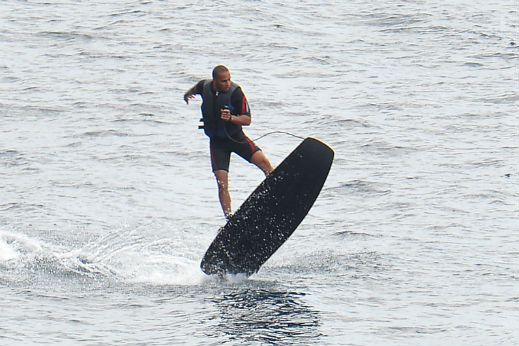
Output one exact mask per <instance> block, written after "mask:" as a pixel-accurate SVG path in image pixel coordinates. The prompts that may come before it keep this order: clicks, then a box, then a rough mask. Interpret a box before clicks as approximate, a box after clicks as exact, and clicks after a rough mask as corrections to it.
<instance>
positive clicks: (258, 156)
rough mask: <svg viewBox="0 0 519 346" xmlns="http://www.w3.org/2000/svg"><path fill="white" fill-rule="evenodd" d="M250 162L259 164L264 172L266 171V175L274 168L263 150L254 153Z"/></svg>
mask: <svg viewBox="0 0 519 346" xmlns="http://www.w3.org/2000/svg"><path fill="white" fill-rule="evenodd" d="M250 162H252V163H253V164H255V165H256V166H258V167H259V168H260V169H261V170H262V171H263V173H265V175H269V174H270V173H272V171H273V170H274V167H272V165H271V164H270V161H269V159H267V156H266V155H265V154H264V153H263V151H261V150H258V151H256V152H255V153H254V154H252V157H251V159H250Z"/></svg>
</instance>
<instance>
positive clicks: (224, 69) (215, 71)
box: [213, 65, 229, 79]
mask: <svg viewBox="0 0 519 346" xmlns="http://www.w3.org/2000/svg"><path fill="white" fill-rule="evenodd" d="M224 72H229V69H228V68H227V67H225V66H224V65H218V66H216V67H215V68H214V69H213V79H216V76H218V75H219V74H220V73H224Z"/></svg>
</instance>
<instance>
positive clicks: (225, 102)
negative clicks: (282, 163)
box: [184, 65, 274, 219]
mask: <svg viewBox="0 0 519 346" xmlns="http://www.w3.org/2000/svg"><path fill="white" fill-rule="evenodd" d="M195 95H201V96H202V116H203V121H204V126H203V128H204V132H205V134H206V135H207V136H208V137H209V138H210V141H209V142H210V145H209V147H210V151H211V166H212V169H213V172H214V175H215V177H216V182H217V184H218V197H219V199H220V204H221V205H222V209H223V213H224V215H225V218H226V219H229V217H230V216H231V196H230V194H229V185H228V180H229V178H228V177H229V162H230V158H231V153H232V152H234V153H236V154H238V155H240V156H241V157H243V158H244V159H245V160H247V161H249V162H251V163H253V164H255V165H256V166H257V167H259V168H260V169H261V170H262V171H263V173H265V175H268V174H270V173H271V172H272V171H273V170H274V168H273V167H272V165H271V164H270V161H269V160H268V159H267V157H266V156H265V154H264V153H263V151H261V149H260V148H259V147H258V146H256V144H254V142H252V141H251V140H250V139H249V138H248V137H247V136H246V135H245V133H243V130H242V126H248V125H250V123H251V113H250V109H249V104H248V102H247V98H246V97H245V95H244V94H243V91H242V90H241V87H240V86H239V85H237V84H236V83H234V82H232V81H231V73H230V72H229V69H228V68H227V67H225V66H223V65H218V66H216V67H215V68H214V69H213V79H212V80H211V79H207V80H201V81H200V82H198V83H197V84H196V85H195V86H193V87H192V88H191V89H189V90H188V91H187V92H186V93H185V94H184V101H186V103H187V104H189V100H190V99H192V98H194V97H195Z"/></svg>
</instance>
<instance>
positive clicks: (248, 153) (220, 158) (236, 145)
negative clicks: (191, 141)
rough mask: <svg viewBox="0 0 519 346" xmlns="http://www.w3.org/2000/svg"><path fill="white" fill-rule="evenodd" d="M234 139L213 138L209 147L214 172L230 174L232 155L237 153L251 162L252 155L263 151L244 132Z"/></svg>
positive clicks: (236, 135) (234, 136)
mask: <svg viewBox="0 0 519 346" xmlns="http://www.w3.org/2000/svg"><path fill="white" fill-rule="evenodd" d="M232 139H233V140H231V139H229V138H211V140H210V144H209V146H210V150H211V166H212V168H213V172H214V171H219V170H224V171H227V172H229V162H230V161H231V153H236V154H238V155H240V156H241V157H243V158H244V159H245V160H247V161H249V162H251V161H250V160H251V157H252V155H253V154H254V153H255V152H257V151H260V150H261V149H260V148H259V147H258V146H257V145H256V144H254V142H253V141H252V140H250V139H249V138H248V137H247V136H246V135H245V134H244V133H243V132H240V133H238V134H233V137H232Z"/></svg>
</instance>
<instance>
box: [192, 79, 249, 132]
mask: <svg viewBox="0 0 519 346" xmlns="http://www.w3.org/2000/svg"><path fill="white" fill-rule="evenodd" d="M212 82H213V81H212V80H211V79H207V80H205V81H204V85H203V89H202V100H203V101H202V119H203V120H204V132H205V134H206V135H207V136H209V137H211V138H213V137H217V138H226V137H227V134H226V131H227V133H228V134H229V133H236V132H237V131H241V126H240V125H236V124H231V123H229V122H226V121H223V120H222V119H221V118H220V116H221V115H220V110H221V109H223V108H224V106H227V107H228V108H229V110H230V111H231V114H236V113H235V111H234V107H233V105H232V102H231V96H232V93H233V92H234V91H235V90H236V89H237V88H238V87H239V86H238V85H237V84H236V83H234V82H231V87H230V89H229V91H227V92H220V91H216V92H215V91H213V89H212V88H211V85H212Z"/></svg>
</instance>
